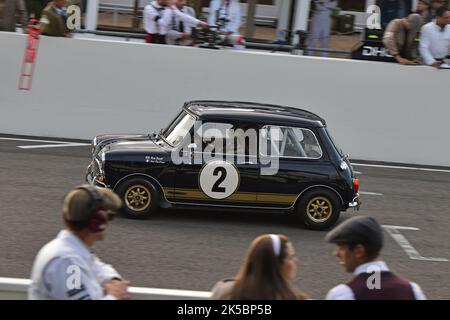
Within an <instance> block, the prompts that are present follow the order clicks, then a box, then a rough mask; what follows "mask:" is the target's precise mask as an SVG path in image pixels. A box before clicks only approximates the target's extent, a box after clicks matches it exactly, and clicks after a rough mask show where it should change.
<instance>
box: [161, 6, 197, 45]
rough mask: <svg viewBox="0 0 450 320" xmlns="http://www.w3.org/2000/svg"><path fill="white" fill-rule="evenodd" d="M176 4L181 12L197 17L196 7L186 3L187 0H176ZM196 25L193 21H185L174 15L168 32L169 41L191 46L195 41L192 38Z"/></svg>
mask: <svg viewBox="0 0 450 320" xmlns="http://www.w3.org/2000/svg"><path fill="white" fill-rule="evenodd" d="M175 6H176V8H177V9H178V10H180V12H182V13H184V14H186V15H188V16H191V17H193V18H195V11H194V8H192V7H189V6H187V5H186V0H176V1H175ZM195 26H196V25H195V24H192V23H185V22H184V21H183V19H180V18H179V17H176V16H175V15H173V16H172V21H171V23H170V27H169V32H168V33H167V37H166V40H167V43H168V44H174V45H183V46H189V45H192V44H193V42H192V40H191V33H192V28H194V27H195Z"/></svg>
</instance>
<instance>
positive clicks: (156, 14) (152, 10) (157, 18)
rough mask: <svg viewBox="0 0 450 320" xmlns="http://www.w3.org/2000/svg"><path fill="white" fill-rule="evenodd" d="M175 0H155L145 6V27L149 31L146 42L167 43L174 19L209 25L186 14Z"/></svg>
mask: <svg viewBox="0 0 450 320" xmlns="http://www.w3.org/2000/svg"><path fill="white" fill-rule="evenodd" d="M173 3H174V2H173V0H155V1H152V2H151V3H150V4H148V5H146V6H145V8H144V29H145V31H146V32H147V37H146V39H145V42H147V43H157V44H166V43H167V40H166V36H167V34H168V32H169V30H170V25H171V23H172V21H173V19H174V18H175V19H180V20H181V21H183V22H184V23H186V24H191V25H194V26H201V27H202V28H206V27H208V24H206V23H205V22H202V21H200V20H198V19H196V18H194V17H191V16H189V15H187V14H184V13H183V12H181V11H180V10H178V9H177V8H176V7H175V6H174V5H173Z"/></svg>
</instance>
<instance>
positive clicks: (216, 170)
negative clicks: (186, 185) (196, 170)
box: [199, 160, 239, 199]
mask: <svg viewBox="0 0 450 320" xmlns="http://www.w3.org/2000/svg"><path fill="white" fill-rule="evenodd" d="M199 182H200V188H202V191H203V192H204V193H205V194H206V195H207V196H208V197H210V198H213V199H225V198H227V197H229V196H230V195H232V194H233V193H234V192H235V191H236V189H237V188H238V186H239V173H238V171H237V169H236V167H235V166H234V165H233V164H231V163H230V162H227V161H223V160H215V161H211V162H208V163H207V164H206V165H205V166H204V167H203V168H202V171H201V172H200V179H199Z"/></svg>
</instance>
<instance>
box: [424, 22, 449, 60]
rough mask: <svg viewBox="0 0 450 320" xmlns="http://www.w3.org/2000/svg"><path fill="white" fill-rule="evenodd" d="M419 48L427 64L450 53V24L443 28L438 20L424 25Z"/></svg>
mask: <svg viewBox="0 0 450 320" xmlns="http://www.w3.org/2000/svg"><path fill="white" fill-rule="evenodd" d="M419 50H420V55H421V56H422V59H423V61H424V63H425V64H427V65H432V64H433V63H435V62H436V59H443V58H445V57H446V56H448V55H450V25H446V26H445V28H444V29H441V27H439V26H438V25H437V24H436V21H433V22H429V23H427V24H426V25H424V26H423V27H422V29H421V31H420V44H419Z"/></svg>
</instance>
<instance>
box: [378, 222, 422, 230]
mask: <svg viewBox="0 0 450 320" xmlns="http://www.w3.org/2000/svg"><path fill="white" fill-rule="evenodd" d="M383 228H388V229H397V230H412V231H419V230H420V229H419V228H414V227H402V226H391V225H388V224H384V225H383Z"/></svg>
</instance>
